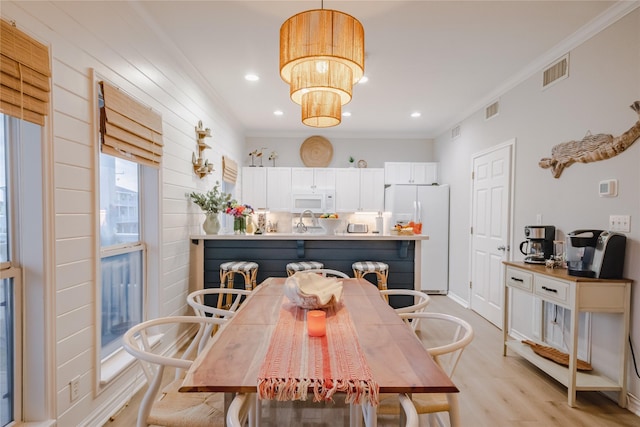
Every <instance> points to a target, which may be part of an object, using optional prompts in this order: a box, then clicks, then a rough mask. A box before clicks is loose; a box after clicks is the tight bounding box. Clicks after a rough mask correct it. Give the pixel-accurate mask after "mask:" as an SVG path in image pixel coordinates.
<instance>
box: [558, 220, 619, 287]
mask: <svg viewBox="0 0 640 427" xmlns="http://www.w3.org/2000/svg"><path fill="white" fill-rule="evenodd" d="M626 246H627V237H626V236H625V235H624V234H620V233H613V232H611V231H602V230H575V231H572V232H571V233H569V234H567V273H568V274H569V275H570V276H579V277H595V278H597V279H622V271H623V269H624V255H625V249H626Z"/></svg>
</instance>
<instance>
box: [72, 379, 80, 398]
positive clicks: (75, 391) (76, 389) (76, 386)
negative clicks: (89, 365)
mask: <svg viewBox="0 0 640 427" xmlns="http://www.w3.org/2000/svg"><path fill="white" fill-rule="evenodd" d="M69 390H70V392H71V396H70V397H71V401H72V402H73V401H75V400H76V399H78V397H80V376H79V375H78V376H77V377H75V378H73V379H72V380H71V381H69Z"/></svg>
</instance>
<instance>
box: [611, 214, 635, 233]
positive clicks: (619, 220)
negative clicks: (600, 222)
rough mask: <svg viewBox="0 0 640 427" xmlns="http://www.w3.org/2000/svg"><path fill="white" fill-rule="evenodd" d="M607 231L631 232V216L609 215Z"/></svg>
mask: <svg viewBox="0 0 640 427" xmlns="http://www.w3.org/2000/svg"><path fill="white" fill-rule="evenodd" d="M609 231H619V232H622V233H629V232H631V216H630V215H609Z"/></svg>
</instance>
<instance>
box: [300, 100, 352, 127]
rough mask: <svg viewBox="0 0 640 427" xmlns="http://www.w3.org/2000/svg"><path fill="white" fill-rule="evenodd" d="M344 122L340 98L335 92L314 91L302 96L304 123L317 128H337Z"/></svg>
mask: <svg viewBox="0 0 640 427" xmlns="http://www.w3.org/2000/svg"><path fill="white" fill-rule="evenodd" d="M341 121H342V105H341V104H340V96H339V95H337V94H336V93H334V92H327V91H313V92H307V93H305V94H304V95H302V123H304V124H305V125H307V126H311V127H316V128H326V127H331V126H337V125H339V124H340V122H341Z"/></svg>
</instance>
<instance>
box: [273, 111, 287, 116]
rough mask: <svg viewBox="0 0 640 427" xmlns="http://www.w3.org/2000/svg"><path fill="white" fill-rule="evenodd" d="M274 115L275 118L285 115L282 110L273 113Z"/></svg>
mask: <svg viewBox="0 0 640 427" xmlns="http://www.w3.org/2000/svg"><path fill="white" fill-rule="evenodd" d="M273 115H274V116H283V115H284V113H283V112H282V110H276V111H274V112H273Z"/></svg>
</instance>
